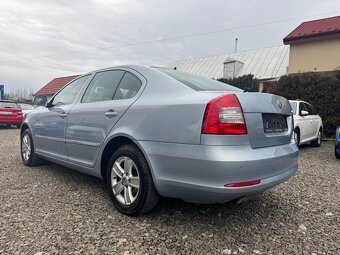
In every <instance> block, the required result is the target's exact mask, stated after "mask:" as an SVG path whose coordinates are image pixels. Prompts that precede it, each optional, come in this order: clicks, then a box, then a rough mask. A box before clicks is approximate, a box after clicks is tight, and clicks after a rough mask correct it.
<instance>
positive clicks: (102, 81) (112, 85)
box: [82, 70, 125, 103]
mask: <svg viewBox="0 0 340 255" xmlns="http://www.w3.org/2000/svg"><path fill="white" fill-rule="evenodd" d="M124 72H125V71H122V70H110V71H103V72H99V73H97V74H96V75H95V76H94V78H93V79H92V81H91V83H90V85H89V86H88V88H87V89H86V91H85V94H84V96H83V99H82V103H90V102H98V101H108V100H112V98H113V94H114V92H115V90H116V89H117V86H118V84H119V82H120V81H121V79H122V77H123V75H124Z"/></svg>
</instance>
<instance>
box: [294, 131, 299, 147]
mask: <svg viewBox="0 0 340 255" xmlns="http://www.w3.org/2000/svg"><path fill="white" fill-rule="evenodd" d="M294 140H295V143H296V144H298V143H299V141H298V134H297V133H296V132H294Z"/></svg>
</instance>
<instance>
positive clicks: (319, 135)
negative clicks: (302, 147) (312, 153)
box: [318, 130, 321, 144]
mask: <svg viewBox="0 0 340 255" xmlns="http://www.w3.org/2000/svg"><path fill="white" fill-rule="evenodd" d="M318 144H321V131H320V130H319V133H318Z"/></svg>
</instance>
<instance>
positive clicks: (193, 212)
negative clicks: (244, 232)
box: [38, 162, 298, 227]
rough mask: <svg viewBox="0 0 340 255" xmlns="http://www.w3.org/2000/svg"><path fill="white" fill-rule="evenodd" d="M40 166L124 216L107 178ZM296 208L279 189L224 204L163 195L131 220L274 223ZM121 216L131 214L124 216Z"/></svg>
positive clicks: (241, 224) (48, 165)
mask: <svg viewBox="0 0 340 255" xmlns="http://www.w3.org/2000/svg"><path fill="white" fill-rule="evenodd" d="M38 168H41V171H48V174H49V175H53V177H54V178H56V179H57V181H59V182H64V183H65V182H66V183H68V186H70V187H73V188H72V190H78V189H79V190H86V191H87V192H88V193H87V194H88V195H89V192H90V193H92V192H93V193H92V196H98V197H97V198H96V199H103V200H102V201H99V202H98V203H100V204H104V205H105V206H104V207H105V210H106V213H108V214H111V215H112V214H115V215H116V216H117V214H119V215H120V213H119V212H118V211H117V210H116V209H115V208H114V207H113V205H112V202H111V200H110V197H109V194H108V192H107V187H106V184H105V182H104V181H103V180H101V179H98V178H96V177H93V176H89V175H86V174H82V173H80V172H76V171H74V170H71V169H68V168H65V167H62V166H59V165H57V164H54V163H50V162H47V163H46V164H44V165H43V166H41V167H38ZM92 199H93V198H92ZM285 203H287V204H285ZM296 207H297V205H295V204H291V203H290V200H287V201H285V199H284V198H281V196H280V193H279V192H273V191H272V190H271V191H267V192H265V193H263V194H261V195H259V196H257V197H255V198H254V199H252V200H248V201H245V202H242V203H240V204H239V203H237V202H236V201H231V202H227V203H224V204H194V203H189V202H185V201H183V200H181V199H174V198H161V199H160V201H159V203H158V205H157V206H156V208H154V209H153V210H152V211H151V212H149V213H148V214H145V215H142V216H139V217H135V218H131V220H132V221H137V222H140V221H145V220H147V221H148V222H149V223H154V224H160V223H164V224H173V225H176V224H182V223H183V222H184V221H185V220H188V219H190V221H191V222H195V223H196V224H210V225H215V226H218V225H220V224H221V222H223V224H228V223H227V222H228V221H232V222H237V224H238V226H237V227H242V226H247V227H251V226H252V225H253V224H256V222H257V221H258V218H261V219H262V220H263V221H264V222H266V223H267V224H270V223H271V219H272V218H273V217H276V216H277V215H282V214H286V212H284V211H285V210H286V208H289V210H290V211H292V208H296ZM294 210H295V209H293V211H294ZM296 210H298V208H296ZM120 217H127V216H124V215H120Z"/></svg>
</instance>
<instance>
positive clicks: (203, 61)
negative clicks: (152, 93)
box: [168, 45, 289, 80]
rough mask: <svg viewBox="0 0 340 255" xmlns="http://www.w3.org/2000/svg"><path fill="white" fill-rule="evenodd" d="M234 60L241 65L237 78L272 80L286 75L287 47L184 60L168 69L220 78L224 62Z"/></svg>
mask: <svg viewBox="0 0 340 255" xmlns="http://www.w3.org/2000/svg"><path fill="white" fill-rule="evenodd" d="M230 59H234V60H236V61H240V62H242V63H243V66H242V68H241V69H240V71H239V72H238V73H237V75H236V76H237V77H239V76H242V75H246V74H253V75H254V76H255V77H256V78H258V79H261V80H265V79H274V78H278V77H280V76H283V75H285V74H286V73H287V67H288V61H289V45H282V46H277V47H270V48H263V49H256V50H249V51H243V52H237V53H226V54H221V55H215V56H208V57H200V58H193V59H184V60H180V61H176V62H174V63H172V64H170V65H169V66H168V67H169V68H174V67H176V69H177V70H180V71H184V72H188V73H193V74H197V75H201V76H205V77H209V78H214V79H218V78H222V77H223V68H224V62H225V61H226V60H227V61H230Z"/></svg>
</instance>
